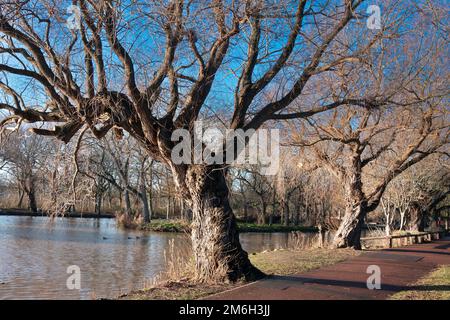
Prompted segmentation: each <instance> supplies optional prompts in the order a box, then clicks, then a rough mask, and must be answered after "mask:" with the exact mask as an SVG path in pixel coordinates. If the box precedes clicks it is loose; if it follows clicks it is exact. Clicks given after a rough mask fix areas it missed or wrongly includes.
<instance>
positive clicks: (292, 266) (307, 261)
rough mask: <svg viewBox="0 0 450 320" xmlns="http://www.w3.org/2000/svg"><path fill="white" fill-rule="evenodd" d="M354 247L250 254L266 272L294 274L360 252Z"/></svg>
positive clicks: (342, 259) (329, 263)
mask: <svg viewBox="0 0 450 320" xmlns="http://www.w3.org/2000/svg"><path fill="white" fill-rule="evenodd" d="M360 253H361V252H360V251H355V250H353V249H320V248H312V249H304V250H301V251H297V250H276V251H269V252H261V253H257V254H253V255H251V256H250V260H251V261H252V263H253V264H254V265H256V266H257V267H258V268H259V269H260V270H262V271H263V272H265V273H266V274H276V275H292V274H297V273H303V272H307V271H310V270H313V269H318V268H321V267H325V266H329V265H332V264H335V263H338V262H341V261H344V260H347V259H349V258H352V257H356V256H358V255H359V254H360Z"/></svg>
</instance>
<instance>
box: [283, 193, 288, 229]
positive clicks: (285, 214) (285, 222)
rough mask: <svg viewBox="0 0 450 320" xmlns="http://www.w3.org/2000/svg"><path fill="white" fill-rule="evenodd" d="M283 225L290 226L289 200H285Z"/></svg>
mask: <svg viewBox="0 0 450 320" xmlns="http://www.w3.org/2000/svg"><path fill="white" fill-rule="evenodd" d="M283 224H284V225H285V226H288V225H289V201H288V200H287V199H284V200H283Z"/></svg>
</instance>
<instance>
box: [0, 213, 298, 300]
mask: <svg viewBox="0 0 450 320" xmlns="http://www.w3.org/2000/svg"><path fill="white" fill-rule="evenodd" d="M240 237H241V243H242V246H243V247H244V249H245V250H247V251H248V252H249V253H252V252H261V251H264V250H273V249H276V248H285V247H287V246H288V245H289V241H290V236H289V234H287V233H243V234H241V235H240ZM172 241H173V246H175V248H176V247H177V246H180V247H182V246H186V243H188V241H187V235H185V234H176V233H160V232H141V231H136V230H125V229H121V228H117V227H116V222H115V220H114V219H87V218H81V219H80V218H55V219H53V220H52V219H49V218H47V217H25V216H0V299H58V298H59V299H95V298H114V297H116V296H118V295H119V294H122V293H126V292H129V291H131V290H135V289H141V288H143V287H144V286H145V284H146V283H147V284H148V283H149V281H150V279H152V278H153V277H154V276H156V275H157V274H159V273H160V272H161V271H162V270H164V268H165V265H166V259H165V258H164V253H165V252H167V250H168V249H169V247H170V244H171V242H172ZM71 265H77V266H79V267H80V271H81V289H80V290H76V289H75V290H69V289H67V286H66V280H67V278H68V277H69V276H70V274H68V273H67V267H68V266H71Z"/></svg>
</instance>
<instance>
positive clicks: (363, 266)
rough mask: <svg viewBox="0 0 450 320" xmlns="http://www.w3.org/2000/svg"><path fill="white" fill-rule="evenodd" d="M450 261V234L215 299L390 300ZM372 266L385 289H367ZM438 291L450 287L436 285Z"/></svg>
mask: <svg viewBox="0 0 450 320" xmlns="http://www.w3.org/2000/svg"><path fill="white" fill-rule="evenodd" d="M442 264H450V237H447V238H444V239H442V240H439V241H434V242H432V243H425V244H418V245H411V246H407V247H401V248H394V249H383V250H378V251H368V252H365V253H363V254H362V255H360V256H358V257H356V258H352V259H350V260H347V261H344V262H340V263H337V264H335V265H332V266H328V267H324V268H321V269H317V270H314V271H311V272H307V273H303V274H299V275H294V276H272V277H270V278H267V279H264V280H261V281H257V282H254V283H251V284H249V285H246V286H243V287H239V288H236V289H233V290H230V291H227V292H223V293H219V294H216V295H213V296H210V297H208V298H207V299H212V300H315V299H324V300H352V299H359V300H360V299H363V300H372V299H386V298H387V297H388V296H390V295H391V294H393V293H396V292H398V291H401V290H404V289H405V288H406V285H407V284H411V283H414V282H415V281H417V280H418V279H419V278H421V277H422V276H424V275H426V274H427V273H429V272H430V271H431V270H433V269H434V268H435V267H436V266H438V265H442ZM369 265H378V266H379V267H380V269H381V289H380V290H369V289H367V285H366V281H367V278H368V277H369V276H370V274H367V273H366V271H367V267H368V266H369ZM433 289H434V290H450V287H449V286H436V288H433Z"/></svg>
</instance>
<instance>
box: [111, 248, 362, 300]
mask: <svg viewBox="0 0 450 320" xmlns="http://www.w3.org/2000/svg"><path fill="white" fill-rule="evenodd" d="M359 254H360V252H358V251H355V250H352V249H339V250H331V249H307V250H302V251H293V250H277V251H267V252H262V253H257V254H252V255H250V260H251V261H252V263H253V264H254V265H255V266H257V267H258V268H260V269H261V270H262V271H264V272H265V273H266V274H277V275H291V274H298V273H302V272H306V271H310V270H313V269H317V268H320V267H324V266H329V265H332V264H335V263H338V262H340V261H344V260H346V259H348V258H351V257H355V256H357V255H359ZM242 284H243V283H242V282H241V283H230V284H225V283H224V284H220V285H208V284H197V283H193V282H191V281H189V280H188V279H182V280H179V281H167V282H165V283H159V284H157V285H154V286H151V287H149V288H146V289H144V290H140V291H136V292H132V293H130V294H126V295H122V296H120V297H119V298H120V299H130V300H189V299H198V298H202V297H205V296H208V295H211V294H214V293H219V292H222V291H226V290H229V289H232V288H234V287H237V286H240V285H242Z"/></svg>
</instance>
